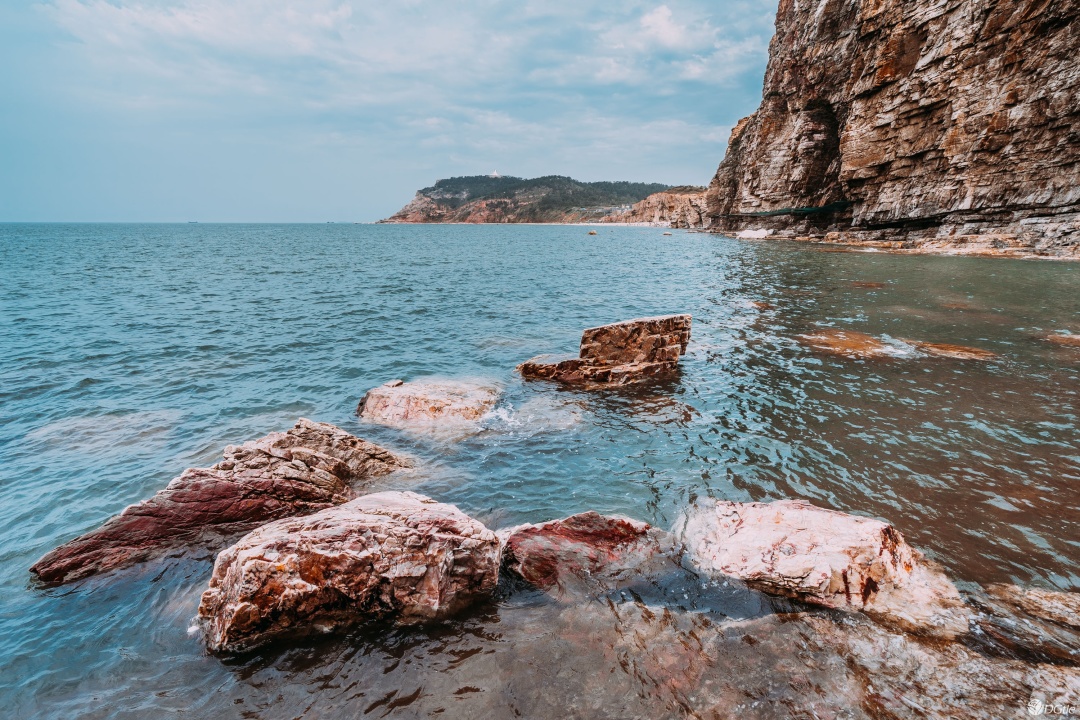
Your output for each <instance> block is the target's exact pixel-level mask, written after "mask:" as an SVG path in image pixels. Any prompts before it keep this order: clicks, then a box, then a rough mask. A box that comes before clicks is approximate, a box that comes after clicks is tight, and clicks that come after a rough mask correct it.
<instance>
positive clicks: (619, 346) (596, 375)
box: [517, 315, 691, 385]
mask: <svg viewBox="0 0 1080 720" xmlns="http://www.w3.org/2000/svg"><path fill="white" fill-rule="evenodd" d="M690 325H691V318H690V316H689V315H667V316H664V317H652V318H640V319H638V320H627V321H625V322H620V323H615V324H612V325H604V326H602V327H597V328H590V329H588V330H586V331H585V332H584V333H582V335H581V351H580V354H579V356H578V357H577V358H572V359H566V360H555V359H553V358H551V357H550V356H546V355H542V356H540V357H536V358H533V359H532V360H529V361H527V362H524V363H522V364H521V365H518V367H517V369H518V372H520V373H521V375H522V377H524V378H525V379H526V380H555V381H558V382H563V383H568V384H581V385H623V384H625V383H630V382H635V381H638V380H642V379H644V378H648V377H654V376H657V375H664V374H667V373H670V372H671V371H673V370H675V369H676V368H677V367H678V365H679V356H680V355H683V354H685V353H686V346H687V343H689V342H690Z"/></svg>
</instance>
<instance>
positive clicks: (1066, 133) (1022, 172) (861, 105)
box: [707, 0, 1080, 256]
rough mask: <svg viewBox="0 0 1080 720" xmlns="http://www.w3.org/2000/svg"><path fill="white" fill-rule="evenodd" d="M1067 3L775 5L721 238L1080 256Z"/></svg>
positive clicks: (715, 190)
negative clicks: (770, 234)
mask: <svg viewBox="0 0 1080 720" xmlns="http://www.w3.org/2000/svg"><path fill="white" fill-rule="evenodd" d="M1078 58H1080V3H1078V2H1077V1H1076V0H1014V1H1011V2H1010V1H1008V0H781V1H780V8H779V12H778V14H777V21H776V36H775V37H774V39H773V41H772V45H771V46H770V58H769V65H768V70H767V73H766V77H765V89H764V96H763V100H762V103H761V107H760V108H759V109H758V111H757V112H756V113H754V114H753V115H752V116H750V117H749V118H746V119H745V120H743V121H742V122H740V123H739V125H738V126H737V127H736V128H735V130H734V131H733V132H732V134H731V140H730V145H729V148H728V154H727V157H726V158H725V159H724V161H723V163H722V164H721V165H720V168H719V170H718V171H717V173H716V177H715V178H714V179H713V181H712V184H711V186H710V187H709V191H708V193H707V202H708V211H707V215H708V216H709V217H710V219H711V221H712V226H713V227H714V228H719V229H722V230H727V231H745V230H752V231H759V232H760V231H763V230H772V231H776V232H777V233H778V234H781V235H787V236H799V235H803V236H811V237H815V238H824V239H827V240H834V241H840V242H861V243H870V244H877V245H882V246H885V247H904V248H914V249H944V250H956V251H963V250H965V249H967V250H974V251H985V252H990V253H994V252H1003V253H1016V254H1044V255H1064V256H1080V59H1078Z"/></svg>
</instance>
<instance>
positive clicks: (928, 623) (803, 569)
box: [677, 500, 970, 638]
mask: <svg viewBox="0 0 1080 720" xmlns="http://www.w3.org/2000/svg"><path fill="white" fill-rule="evenodd" d="M677 534H678V535H679V537H680V539H681V540H682V542H683V543H685V545H686V552H687V554H688V556H689V557H690V558H691V559H692V560H693V561H694V562H695V563H696V564H697V565H698V566H699V567H700V568H702V569H703V570H705V571H706V572H708V573H712V574H718V575H725V576H730V577H735V578H738V579H740V580H743V581H745V582H746V583H748V584H749V585H751V586H752V587H756V588H758V589H760V590H762V591H764V592H768V593H772V594H776V595H781V596H785V597H790V598H795V599H798V600H801V601H803V602H806V603H810V604H814V605H822V606H825V607H830V608H837V609H841V610H855V611H862V612H865V613H867V614H868V615H870V616H872V617H874V618H876V619H878V620H881V621H882V622H885V623H887V624H890V625H893V626H896V627H899V628H901V629H904V630H909V631H912V632H917V633H924V634H929V635H936V636H941V637H949V638H954V637H957V636H959V635H962V634H964V633H966V632H967V631H968V622H969V618H970V613H969V612H968V610H967V608H966V606H965V605H964V603H963V600H962V599H961V598H960V594H959V592H958V591H957V589H956V587H955V586H954V585H953V583H952V582H951V581H950V580H949V579H948V578H947V577H946V576H945V574H944V572H943V571H942V570H941V569H940V568H939V567H938V566H937V565H936V564H934V563H932V562H931V561H929V560H927V559H926V558H924V557H923V556H922V554H921V553H920V552H918V551H917V550H915V549H914V548H912V547H911V546H910V545H908V544H907V542H906V541H905V540H904V538H903V536H902V535H901V534H900V533H899V531H897V530H896V529H895V528H894V527H892V526H891V525H889V524H888V523H884V522H882V521H880V520H875V519H872V518H865V517H858V516H856V515H848V514H846V513H842V512H836V511H834V510H827V509H824V508H819V507H814V506H813V505H811V504H810V503H808V502H805V501H802V500H781V501H777V502H772V503H738V502H727V501H716V500H703V501H699V502H698V503H697V504H696V505H694V506H692V507H691V508H689V509H688V510H687V511H686V513H685V514H684V515H683V516H682V518H681V519H680V521H679V524H678V529H677Z"/></svg>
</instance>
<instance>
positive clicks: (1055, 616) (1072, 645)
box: [972, 584, 1080, 665]
mask: <svg viewBox="0 0 1080 720" xmlns="http://www.w3.org/2000/svg"><path fill="white" fill-rule="evenodd" d="M972 604H973V605H975V607H976V608H978V610H979V611H980V612H979V614H978V616H977V619H976V624H977V625H978V627H979V629H980V630H981V631H982V632H983V633H985V635H986V636H987V638H988V639H989V640H990V641H991V642H992V643H994V644H997V645H1001V646H1003V647H1004V648H1006V649H1007V650H1009V651H1011V652H1013V653H1017V654H1020V655H1022V656H1025V657H1030V658H1034V659H1036V660H1040V661H1046V662H1055V663H1068V664H1071V665H1080V593H1066V592H1055V591H1052V590H1040V589H1037V588H1021V587H1017V586H1016V585H1003V584H997V585H990V586H989V587H987V588H986V594H985V596H981V597H975V598H973V599H972Z"/></svg>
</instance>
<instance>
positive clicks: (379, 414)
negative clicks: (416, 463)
mask: <svg viewBox="0 0 1080 720" xmlns="http://www.w3.org/2000/svg"><path fill="white" fill-rule="evenodd" d="M498 399H499V388H497V387H495V386H494V385H491V384H486V383H480V382H467V381H460V380H437V381H436V380H431V381H422V382H402V381H401V380H391V381H390V382H388V383H386V384H384V385H380V386H379V387H377V388H372V389H371V390H369V391H368V392H367V394H366V395H364V397H363V399H362V400H361V401H360V404H359V405H358V406H357V408H356V412H357V414H358V415H359V416H360V417H362V418H364V419H365V420H370V421H371V422H376V423H380V424H383V425H392V426H395V427H406V428H408V427H416V428H423V427H430V426H432V425H439V424H447V423H450V424H454V423H457V424H461V423H476V422H478V421H479V420H480V419H481V418H483V417H484V415H486V414H487V413H488V412H490V411H491V409H492V408H493V407H495V403H496V402H497V401H498Z"/></svg>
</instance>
